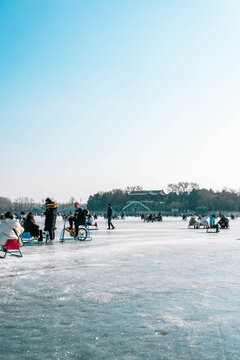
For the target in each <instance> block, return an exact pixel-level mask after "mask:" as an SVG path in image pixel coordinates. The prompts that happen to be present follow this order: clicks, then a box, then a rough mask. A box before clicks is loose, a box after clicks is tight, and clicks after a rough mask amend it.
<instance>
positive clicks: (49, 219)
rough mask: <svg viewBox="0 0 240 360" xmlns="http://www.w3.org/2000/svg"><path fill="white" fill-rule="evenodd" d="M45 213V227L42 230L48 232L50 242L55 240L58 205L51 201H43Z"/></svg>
mask: <svg viewBox="0 0 240 360" xmlns="http://www.w3.org/2000/svg"><path fill="white" fill-rule="evenodd" d="M45 205H46V211H45V216H46V218H45V226H44V230H45V231H48V232H49V236H50V240H54V238H55V230H56V219H57V208H58V206H59V205H58V204H57V203H54V202H53V201H52V200H51V199H49V198H47V199H46V200H45Z"/></svg>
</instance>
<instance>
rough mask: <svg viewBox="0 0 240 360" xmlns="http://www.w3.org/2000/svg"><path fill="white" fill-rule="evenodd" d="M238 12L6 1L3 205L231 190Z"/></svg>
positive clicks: (0, 8) (113, 1)
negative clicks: (135, 190) (172, 188)
mask: <svg viewBox="0 0 240 360" xmlns="http://www.w3.org/2000/svg"><path fill="white" fill-rule="evenodd" d="M239 16H240V2H239V1H237V0H232V1H229V0H228V1H227V0H201V1H200V0H199V1H191V0H181V1H180V0H178V1H177V0H175V1H174V0H168V1H167V0H164V1H161V0H144V1H143V0H121V1H120V0H89V1H81V0H35V1H32V0H21V1H18V0H2V1H1V2H0V50H1V51H0V102H1V106H0V123H1V135H0V149H1V155H2V156H1V167H0V169H1V171H0V189H1V191H0V196H7V197H10V198H11V199H14V198H17V197H20V196H28V197H32V198H34V199H35V200H36V201H39V200H41V199H43V198H46V197H52V198H54V199H56V200H58V201H60V202H61V201H62V202H63V201H67V200H69V198H70V197H71V196H73V197H74V198H76V199H80V198H82V199H83V201H86V200H87V198H88V196H89V195H91V194H94V193H96V192H98V191H104V190H111V189H114V188H122V189H124V188H126V187H127V186H134V185H140V186H142V187H143V188H146V189H162V188H163V189H165V190H166V188H167V184H168V183H176V182H179V181H189V182H190V181H192V182H197V183H199V185H200V186H201V187H205V188H213V189H220V190H221V189H222V188H223V187H230V188H235V189H239V187H240V170H239V168H238V160H239V156H238V154H239V150H238V141H239V132H240V123H239V115H240V102H239V88H240V49H239V46H238V44H239V38H240V23H239Z"/></svg>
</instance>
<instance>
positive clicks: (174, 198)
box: [87, 182, 240, 212]
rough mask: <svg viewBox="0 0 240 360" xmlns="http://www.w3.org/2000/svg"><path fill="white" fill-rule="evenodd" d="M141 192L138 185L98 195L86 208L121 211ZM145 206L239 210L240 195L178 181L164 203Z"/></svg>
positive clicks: (183, 209) (152, 207)
mask: <svg viewBox="0 0 240 360" xmlns="http://www.w3.org/2000/svg"><path fill="white" fill-rule="evenodd" d="M141 189H142V188H141V187H139V186H137V187H128V188H126V189H124V190H122V189H114V190H111V191H107V192H98V193H97V194H95V195H91V196H90V197H89V199H88V203H87V207H88V209H89V210H91V211H105V210H106V205H107V204H108V203H111V204H112V206H113V208H114V209H115V210H116V211H121V210H122V208H123V207H124V206H125V205H126V203H127V202H129V201H131V200H133V198H132V197H131V195H130V194H129V193H130V192H131V191H136V190H141ZM141 201H142V200H141ZM143 202H144V201H143ZM147 206H148V207H149V208H150V209H152V210H154V211H155V210H166V211H167V210H171V209H178V210H179V211H181V212H183V211H187V210H190V211H193V210H196V209H197V208H198V207H206V208H207V209H208V210H209V211H214V210H219V211H240V193H239V192H237V191H236V190H233V189H227V188H224V189H223V190H222V191H214V190H212V189H204V188H202V189H200V186H199V185H198V184H197V183H193V182H179V183H177V184H169V185H168V193H167V194H166V197H165V198H164V199H163V201H161V202H154V201H153V203H152V204H151V203H149V201H148V203H147Z"/></svg>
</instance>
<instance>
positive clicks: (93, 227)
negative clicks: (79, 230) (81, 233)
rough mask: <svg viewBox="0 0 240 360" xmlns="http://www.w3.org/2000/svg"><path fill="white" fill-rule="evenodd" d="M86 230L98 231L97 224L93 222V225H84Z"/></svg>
mask: <svg viewBox="0 0 240 360" xmlns="http://www.w3.org/2000/svg"><path fill="white" fill-rule="evenodd" d="M86 228H87V230H98V224H97V222H96V221H95V223H94V224H86Z"/></svg>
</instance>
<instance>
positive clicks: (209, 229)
mask: <svg viewBox="0 0 240 360" xmlns="http://www.w3.org/2000/svg"><path fill="white" fill-rule="evenodd" d="M219 231H220V229H218V231H217V228H216V227H215V226H214V227H213V226H208V227H207V230H206V232H207V233H218V232H219Z"/></svg>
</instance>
